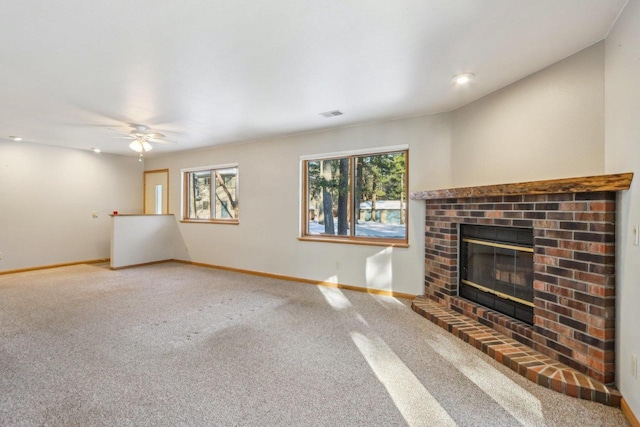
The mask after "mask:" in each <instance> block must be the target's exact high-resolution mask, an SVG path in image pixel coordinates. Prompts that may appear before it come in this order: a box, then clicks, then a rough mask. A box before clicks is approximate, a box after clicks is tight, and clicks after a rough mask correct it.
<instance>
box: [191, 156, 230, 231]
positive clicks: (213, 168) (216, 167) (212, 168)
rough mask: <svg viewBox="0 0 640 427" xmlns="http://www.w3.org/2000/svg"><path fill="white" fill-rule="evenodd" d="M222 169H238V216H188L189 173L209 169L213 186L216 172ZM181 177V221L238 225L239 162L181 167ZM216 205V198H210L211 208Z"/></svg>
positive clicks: (212, 191) (211, 192)
mask: <svg viewBox="0 0 640 427" xmlns="http://www.w3.org/2000/svg"><path fill="white" fill-rule="evenodd" d="M222 169H236V189H235V196H236V204H237V205H238V215H237V218H203V219H197V218H189V217H188V215H189V197H190V194H189V179H188V176H189V174H191V173H193V172H207V171H208V172H211V181H212V184H211V185H212V187H214V186H213V183H214V182H215V173H214V172H215V171H217V170H222ZM180 179H181V185H180V187H181V188H182V195H181V199H182V203H181V207H180V222H184V223H194V224H232V225H237V224H239V223H240V167H239V165H238V163H227V164H221V165H211V166H198V167H193V168H184V169H180ZM213 193H214V190H213V189H211V191H210V194H211V195H213ZM214 206H215V200H209V209H215V208H213V207H214Z"/></svg>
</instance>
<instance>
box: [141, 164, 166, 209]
mask: <svg viewBox="0 0 640 427" xmlns="http://www.w3.org/2000/svg"><path fill="white" fill-rule="evenodd" d="M160 172H166V174H167V214H169V169H154V170H150V171H143V173H142V213H143V214H144V213H145V212H146V211H147V174H148V173H160ZM145 215H146V214H145ZM149 215H151V214H149Z"/></svg>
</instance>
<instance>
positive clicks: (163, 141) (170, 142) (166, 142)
mask: <svg viewBox="0 0 640 427" xmlns="http://www.w3.org/2000/svg"><path fill="white" fill-rule="evenodd" d="M147 141H149V142H153V143H154V144H156V143H157V144H177V142H175V141H169V140H166V139H155V138H148V139H147Z"/></svg>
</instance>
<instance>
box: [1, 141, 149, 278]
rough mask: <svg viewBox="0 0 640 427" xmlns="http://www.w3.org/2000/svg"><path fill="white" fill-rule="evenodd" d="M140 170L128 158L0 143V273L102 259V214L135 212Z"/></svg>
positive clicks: (106, 231) (105, 236) (105, 238)
mask: <svg viewBox="0 0 640 427" xmlns="http://www.w3.org/2000/svg"><path fill="white" fill-rule="evenodd" d="M142 170H143V164H142V163H139V162H138V161H137V159H136V158H131V157H122V156H114V155H108V154H96V153H93V152H88V151H79V150H71V149H65V148H58V147H52V146H48V145H40V144H29V143H22V142H2V143H0V252H2V254H3V258H2V260H0V271H5V270H14V269H20V268H27V267H37V266H43V265H50V264H58V263H67V262H75V261H83V260H91V259H100V258H108V257H109V249H110V244H109V240H110V224H111V222H110V218H109V216H108V214H109V213H110V212H113V211H114V210H117V211H120V212H121V213H141V210H142ZM94 211H96V212H98V218H96V219H93V218H92V212H94Z"/></svg>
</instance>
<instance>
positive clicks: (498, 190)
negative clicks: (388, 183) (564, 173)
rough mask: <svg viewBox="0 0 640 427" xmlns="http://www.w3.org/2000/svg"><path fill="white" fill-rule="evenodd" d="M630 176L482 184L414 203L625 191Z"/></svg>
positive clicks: (421, 196)
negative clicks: (525, 195)
mask: <svg viewBox="0 0 640 427" xmlns="http://www.w3.org/2000/svg"><path fill="white" fill-rule="evenodd" d="M632 178H633V173H631V172H629V173H619V174H612V175H598V176H585V177H580V178H563V179H551V180H546V181H530V182H518V183H512V184H498V185H483V186H480V187H461V188H449V189H445V190H429V191H416V192H414V193H411V199H413V200H427V199H468V198H472V197H489V196H515V195H523V194H560V193H591V192H597V191H620V190H628V189H629V187H630V186H631V179H632Z"/></svg>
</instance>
